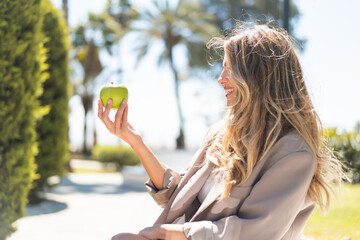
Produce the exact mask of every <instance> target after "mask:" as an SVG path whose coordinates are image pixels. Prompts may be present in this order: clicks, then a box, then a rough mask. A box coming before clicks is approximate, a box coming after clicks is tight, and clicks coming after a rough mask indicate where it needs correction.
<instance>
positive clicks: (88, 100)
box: [81, 95, 93, 155]
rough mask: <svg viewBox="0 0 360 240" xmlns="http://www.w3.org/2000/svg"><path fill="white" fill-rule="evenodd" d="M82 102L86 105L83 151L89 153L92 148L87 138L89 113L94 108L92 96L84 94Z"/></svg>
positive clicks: (85, 153)
mask: <svg viewBox="0 0 360 240" xmlns="http://www.w3.org/2000/svg"><path fill="white" fill-rule="evenodd" d="M81 98H82V102H83V107H84V142H83V149H82V152H83V154H84V155H89V154H90V150H89V149H88V147H87V141H86V140H87V139H86V133H87V115H88V113H89V112H90V111H91V109H92V99H93V98H92V96H89V95H86V96H82V97H81Z"/></svg>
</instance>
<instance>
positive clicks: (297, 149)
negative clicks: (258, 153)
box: [145, 131, 316, 240]
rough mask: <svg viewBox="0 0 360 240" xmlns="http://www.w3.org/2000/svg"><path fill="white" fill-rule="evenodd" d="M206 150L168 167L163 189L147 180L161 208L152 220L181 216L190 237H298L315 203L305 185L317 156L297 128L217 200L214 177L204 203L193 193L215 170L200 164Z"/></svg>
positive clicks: (271, 239)
mask: <svg viewBox="0 0 360 240" xmlns="http://www.w3.org/2000/svg"><path fill="white" fill-rule="evenodd" d="M205 153H206V149H200V150H199V151H198V152H197V154H195V156H194V158H193V161H192V162H191V163H190V165H189V167H188V169H187V171H186V173H185V174H179V173H177V172H176V171H174V170H172V169H171V168H166V171H165V176H164V184H163V185H164V186H163V189H160V190H159V189H156V187H155V186H154V184H153V183H152V182H151V181H150V180H149V181H148V182H146V183H145V186H146V188H147V190H148V192H149V193H150V195H151V196H152V197H153V198H154V200H155V201H156V202H157V203H158V204H159V205H161V206H163V207H164V210H163V212H162V213H161V215H160V216H159V218H158V219H157V221H156V222H155V224H164V223H174V222H177V221H179V219H182V220H183V221H184V222H185V223H184V225H183V226H184V227H183V231H184V233H185V236H186V237H187V238H188V239H193V240H197V239H199V240H200V239H201V240H207V239H229V240H233V239H241V240H279V239H300V236H301V233H302V230H303V228H304V226H305V224H306V221H307V220H308V218H309V216H310V214H311V212H312V210H313V208H314V204H313V202H312V201H311V200H310V198H309V196H308V188H309V185H310V182H311V179H312V178H313V176H314V172H315V165H316V164H315V159H314V156H313V154H312V152H311V150H310V149H309V147H308V145H307V144H306V143H305V142H304V140H303V139H302V138H301V137H300V136H299V135H298V134H297V133H296V132H295V131H293V132H291V133H289V134H287V135H285V136H284V137H282V138H280V139H279V140H278V141H277V143H276V144H275V145H274V147H273V148H272V149H271V150H270V151H269V152H268V154H267V155H266V156H264V158H263V159H262V160H261V161H260V162H258V163H257V165H256V166H255V167H254V169H253V172H252V174H251V176H250V178H249V179H248V180H247V181H246V182H244V184H242V185H240V186H237V187H235V188H234V189H233V191H232V192H231V194H230V196H229V197H228V198H226V199H224V200H219V196H220V195H221V193H222V192H223V190H224V186H223V185H222V184H221V183H219V182H217V183H215V185H214V186H213V187H212V189H211V190H210V192H209V194H208V196H207V197H206V198H205V200H204V202H203V203H202V204H200V202H199V201H198V199H197V194H198V192H199V191H200V189H201V188H202V186H203V184H204V183H205V181H206V180H207V179H208V177H209V175H210V174H211V172H212V170H213V167H214V166H213V165H212V164H210V163H206V164H202V163H203V162H204V159H205Z"/></svg>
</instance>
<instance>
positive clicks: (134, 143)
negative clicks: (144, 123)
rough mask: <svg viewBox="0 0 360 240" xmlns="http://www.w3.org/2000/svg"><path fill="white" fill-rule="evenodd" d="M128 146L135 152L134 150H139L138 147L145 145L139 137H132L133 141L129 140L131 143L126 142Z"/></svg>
mask: <svg viewBox="0 0 360 240" xmlns="http://www.w3.org/2000/svg"><path fill="white" fill-rule="evenodd" d="M128 144H129V145H130V147H131V148H132V149H133V150H134V151H136V149H137V148H139V146H141V145H143V144H145V143H144V141H143V139H142V137H141V136H140V135H136V136H134V137H133V139H131V141H129V142H128Z"/></svg>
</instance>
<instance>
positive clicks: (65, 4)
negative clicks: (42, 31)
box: [62, 0, 69, 24]
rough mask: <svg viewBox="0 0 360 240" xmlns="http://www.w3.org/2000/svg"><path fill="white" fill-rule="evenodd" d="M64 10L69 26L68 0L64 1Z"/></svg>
mask: <svg viewBox="0 0 360 240" xmlns="http://www.w3.org/2000/svg"><path fill="white" fill-rule="evenodd" d="M62 9H63V12H64V18H65V21H66V23H67V24H69V6H68V0H62Z"/></svg>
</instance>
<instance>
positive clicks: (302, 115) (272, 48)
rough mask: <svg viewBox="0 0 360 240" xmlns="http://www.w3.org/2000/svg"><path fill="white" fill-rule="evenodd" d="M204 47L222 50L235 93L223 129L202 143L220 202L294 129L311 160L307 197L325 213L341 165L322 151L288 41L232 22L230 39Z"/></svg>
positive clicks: (263, 28)
mask: <svg viewBox="0 0 360 240" xmlns="http://www.w3.org/2000/svg"><path fill="white" fill-rule="evenodd" d="M208 46H209V47H214V46H221V48H223V50H224V62H225V63H226V64H227V68H228V70H229V71H230V76H231V77H232V79H233V80H234V82H235V84H236V88H237V90H238V96H237V102H236V103H235V104H234V105H233V106H232V107H231V108H230V109H229V112H228V115H227V117H226V121H225V123H224V125H225V126H223V128H222V130H221V131H219V132H218V133H217V134H216V135H215V136H214V138H213V139H212V140H211V141H210V142H209V143H208V145H209V148H208V157H209V158H210V161H212V162H213V163H214V164H215V165H216V166H217V168H218V169H223V170H225V171H224V172H225V175H224V181H225V191H224V193H223V195H222V198H224V197H227V196H228V195H229V194H230V192H231V190H232V189H233V188H234V187H235V186H236V185H238V184H241V183H243V182H244V181H246V180H247V179H248V178H249V176H250V175H251V172H252V170H253V168H254V166H255V165H256V164H257V162H259V161H261V159H262V157H263V156H264V155H265V154H266V153H267V152H268V151H269V150H270V149H271V148H272V147H273V146H274V144H275V143H276V141H277V140H278V139H279V138H280V137H281V136H283V135H285V134H286V133H287V132H289V131H291V130H296V131H297V132H298V134H299V135H300V136H301V137H302V138H303V139H304V140H305V142H306V143H307V144H308V146H309V147H310V149H311V151H312V152H313V154H314V157H315V159H316V170H315V175H314V177H313V179H312V182H311V185H310V188H309V191H308V194H309V196H310V198H311V199H312V200H313V201H314V202H315V203H317V204H318V205H319V206H320V207H321V209H322V210H327V209H328V208H329V203H330V192H331V191H330V189H331V183H332V182H334V181H336V182H341V180H342V176H343V172H342V166H341V163H340V162H339V160H338V159H336V158H335V157H334V155H333V154H332V153H331V151H330V150H329V149H328V148H327V147H326V144H325V139H324V138H323V135H322V130H321V129H322V127H321V122H320V119H319V116H318V115H317V113H316V111H315V109H314V107H313V104H312V102H311V99H310V96H309V93H308V90H307V88H306V85H305V82H304V77H303V73H302V69H301V66H300V63H299V60H298V58H297V56H296V53H295V50H294V47H293V40H292V39H291V38H290V36H289V35H288V34H287V33H286V31H284V30H283V29H281V28H279V27H274V26H271V25H259V24H254V25H253V26H251V27H249V26H245V24H243V23H238V24H237V27H236V28H235V29H234V30H233V32H232V34H231V35H230V37H228V38H226V39H225V38H215V39H212V40H211V41H210V42H209V43H208Z"/></svg>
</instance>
